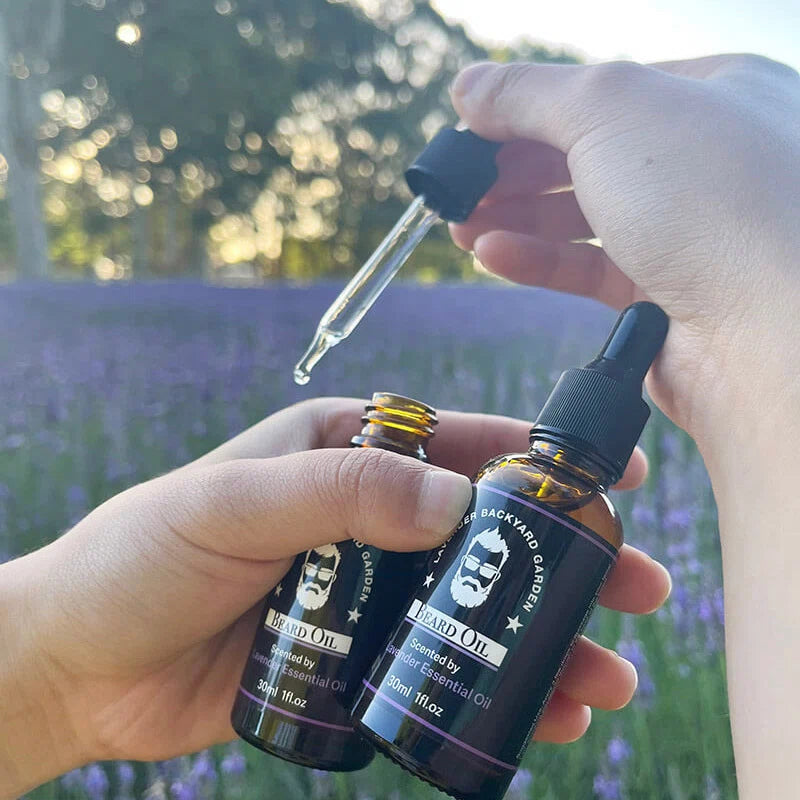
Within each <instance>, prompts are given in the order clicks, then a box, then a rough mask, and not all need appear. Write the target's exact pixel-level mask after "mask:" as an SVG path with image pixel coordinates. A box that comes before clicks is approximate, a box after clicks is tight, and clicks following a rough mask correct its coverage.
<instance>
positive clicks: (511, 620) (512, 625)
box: [506, 614, 522, 633]
mask: <svg viewBox="0 0 800 800" xmlns="http://www.w3.org/2000/svg"><path fill="white" fill-rule="evenodd" d="M506 619H507V620H508V625H506V630H507V631H514V633H516V632H517V631H518V630H519V629H520V628H521V627H522V623H521V622H520V621H519V614H517V616H516V617H506Z"/></svg>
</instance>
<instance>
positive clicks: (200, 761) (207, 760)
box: [189, 750, 217, 785]
mask: <svg viewBox="0 0 800 800" xmlns="http://www.w3.org/2000/svg"><path fill="white" fill-rule="evenodd" d="M189 775H190V776H191V778H192V779H193V780H194V781H195V782H197V783H198V784H206V785H209V784H210V785H213V784H215V783H216V781H217V768H216V765H215V764H214V758H213V756H212V755H211V752H210V751H209V750H203V751H202V752H201V753H198V754H197V756H196V757H195V760H194V764H192V768H191V771H190V773H189Z"/></svg>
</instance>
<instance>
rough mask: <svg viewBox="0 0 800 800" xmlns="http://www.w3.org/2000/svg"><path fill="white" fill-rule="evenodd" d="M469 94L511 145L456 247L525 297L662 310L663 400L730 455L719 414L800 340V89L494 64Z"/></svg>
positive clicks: (760, 61)
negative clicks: (541, 292) (642, 303)
mask: <svg viewBox="0 0 800 800" xmlns="http://www.w3.org/2000/svg"><path fill="white" fill-rule="evenodd" d="M452 94H453V102H454V104H455V107H456V111H457V112H458V114H459V116H460V117H461V118H462V119H463V120H464V122H465V123H466V124H467V125H468V126H469V128H470V129H471V130H473V131H475V132H476V133H478V134H479V135H481V136H485V137H488V138H490V139H498V140H503V141H509V142H510V144H508V145H507V146H506V147H505V148H503V150H502V151H501V152H500V154H499V156H498V164H499V171H500V177H499V179H498V181H497V183H496V184H495V185H494V187H493V188H492V189H491V190H490V192H489V193H488V195H487V196H486V197H485V198H484V200H483V202H482V204H481V205H480V206H479V207H478V209H477V210H476V211H475V212H473V214H472V216H471V217H470V219H469V221H468V222H467V223H466V224H465V225H460V226H453V229H452V230H453V235H454V238H455V240H456V242H457V243H458V244H460V245H461V246H462V247H465V248H467V249H472V248H474V250H475V253H476V255H477V257H478V258H479V259H480V260H481V262H482V263H483V264H485V265H486V266H487V267H488V268H489V269H490V270H492V271H493V272H496V273H498V274H500V275H503V276H505V277H507V278H510V279H511V280H514V281H518V282H521V283H530V284H534V285H540V286H546V287H549V288H552V289H557V290H560V291H566V292H571V293H574V294H582V295H588V296H590V297H595V298H597V299H599V300H601V301H602V302H604V303H607V304H608V305H611V306H612V307H614V308H621V307H623V306H625V305H627V304H629V303H631V302H633V301H634V300H638V299H650V300H652V301H654V302H656V303H658V304H659V305H661V306H662V308H664V310H665V311H667V313H668V314H669V315H670V318H671V320H672V329H671V333H670V337H669V339H668V342H667V346H666V348H665V351H664V353H663V355H662V357H661V359H660V360H659V362H658V365H657V368H656V370H654V374H653V378H654V380H651V383H650V384H649V388H650V390H651V393H652V395H653V397H654V399H655V400H656V402H658V404H659V405H660V406H661V408H662V409H663V410H664V411H665V412H666V413H667V414H668V415H670V416H671V417H672V418H673V419H674V420H675V422H676V423H678V424H679V425H681V426H682V427H684V428H686V429H687V430H688V431H689V432H690V433H691V434H692V435H693V436H694V437H695V438H696V439H697V441H698V444H699V446H700V448H701V450H702V449H704V448H705V445H706V442H709V444H711V442H712V441H713V442H714V443H715V444H716V442H717V441H719V439H720V438H723V437H727V435H728V432H729V428H728V425H720V424H719V421H718V420H719V414H718V411H719V410H720V409H721V408H727V407H728V403H729V398H730V395H731V393H735V394H736V395H737V396H738V395H744V394H747V393H749V392H750V389H751V387H752V382H753V380H758V379H762V378H767V377H769V376H771V375H775V374H782V372H783V368H784V361H783V358H784V354H785V353H787V352H793V350H794V347H795V342H796V340H797V333H798V320H800V315H798V312H797V301H798V298H800V270H798V268H797V253H798V252H800V225H798V222H797V220H798V215H799V214H800V204H799V203H798V194H797V186H798V184H800V137H798V135H797V130H798V126H800V78H799V77H798V75H797V73H796V72H794V70H792V69H790V68H788V67H785V66H783V65H782V64H778V63H775V62H772V61H769V60H767V59H765V58H761V57H757V56H740V55H736V56H712V57H709V58H700V59H696V60H693V61H682V62H671V63H664V64H655V65H651V66H642V65H639V64H633V63H609V64H598V65H593V66H577V65H576V66H572V65H569V66H565V65H553V64H509V65H505V66H501V65H497V64H478V65H475V66H472V67H468V68H467V69H466V70H465V71H464V72H462V73H461V74H460V75H459V76H458V78H457V79H456V81H455V83H454V86H453V92H452ZM512 140H513V141H512ZM567 187H569V188H568V190H566V191H555V190H563V189H565V188H567ZM591 237H598V238H599V239H600V240H601V242H602V248H599V247H597V246H594V245H592V244H588V243H585V242H579V241H577V240H581V239H584V240H585V239H588V238H591ZM765 340H766V341H768V342H769V345H768V346H761V345H760V346H759V347H758V348H755V347H753V346H752V344H751V343H752V342H753V341H759V342H763V341H765ZM733 361H735V363H736V367H737V368H736V369H735V370H734V369H730V365H731V363H732V362H733ZM778 399H779V398H775V400H776V401H777V400H778Z"/></svg>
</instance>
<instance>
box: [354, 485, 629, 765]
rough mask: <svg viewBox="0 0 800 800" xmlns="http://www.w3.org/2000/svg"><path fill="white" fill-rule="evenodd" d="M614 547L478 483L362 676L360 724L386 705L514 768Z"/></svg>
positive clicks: (527, 502) (553, 515)
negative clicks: (369, 669)
mask: <svg viewBox="0 0 800 800" xmlns="http://www.w3.org/2000/svg"><path fill="white" fill-rule="evenodd" d="M616 555H617V551H616V549H615V548H614V547H613V546H612V545H610V544H609V543H608V542H606V541H605V540H604V539H602V538H601V537H600V536H598V535H597V534H596V533H594V532H593V531H591V530H590V529H588V528H586V527H585V526H583V525H581V524H580V523H578V522H575V521H574V520H571V519H569V518H568V517H566V516H564V515H562V514H559V513H558V512H556V511H554V510H553V509H551V508H549V507H547V506H545V505H542V504H540V503H537V502H535V501H532V500H530V499H529V498H527V497H524V496H522V495H519V494H514V493H509V492H506V491H503V490H501V489H499V488H496V487H494V486H491V485H488V484H483V483H481V484H478V485H477V486H476V487H475V489H474V491H473V499H472V503H471V505H470V507H469V509H468V510H467V513H466V515H465V516H464V518H463V519H462V520H461V522H460V523H459V525H458V527H457V528H456V530H455V532H454V534H453V536H452V537H451V538H450V539H449V540H448V541H447V542H446V543H445V545H444V546H443V547H442V548H441V549H440V550H439V551H438V552H437V553H436V554H435V555H434V556H433V557H432V558H431V559H430V561H429V562H428V570H427V575H426V577H425V579H424V581H423V582H422V584H421V585H420V586H419V588H418V590H417V591H416V592H415V593H414V595H413V597H412V599H411V602H410V603H409V604H407V607H406V611H405V615H404V618H403V620H402V622H401V623H400V625H399V627H398V628H397V630H396V632H395V634H394V635H393V636H392V637H391V638H390V640H389V642H388V644H387V645H386V651H385V654H384V655H383V657H382V658H381V659H380V660H379V661H378V662H377V664H376V665H375V667H374V668H373V670H372V673H371V674H370V676H369V677H368V678H365V679H364V680H363V685H364V694H363V697H362V699H361V701H360V703H359V707H360V708H364V702H365V700H366V699H368V698H370V697H372V698H373V700H372V703H371V704H370V706H369V708H368V709H367V711H366V712H365V714H364V715H363V716H362V719H363V720H364V722H365V724H367V726H368V727H371V725H370V717H371V715H372V714H373V713H379V711H380V705H381V704H385V705H388V706H391V707H393V708H394V709H396V710H399V711H401V712H402V713H403V714H404V715H406V716H407V717H408V718H410V719H412V720H414V721H416V722H417V723H419V724H420V725H422V726H424V727H425V728H427V729H428V730H429V731H431V732H432V733H433V734H434V735H438V736H440V737H441V738H443V739H447V740H448V741H450V742H453V743H455V744H457V745H459V746H461V747H463V748H464V750H465V751H467V752H468V753H471V754H472V755H475V756H477V757H480V758H483V759H485V760H487V761H489V762H491V763H493V764H495V765H497V766H501V767H507V768H508V769H510V770H513V769H516V766H517V764H518V762H519V759H520V758H521V756H522V753H523V752H524V750H525V747H526V746H527V743H528V740H529V738H530V734H531V733H532V730H533V728H534V726H535V724H536V722H537V720H538V717H539V715H540V713H541V711H542V709H543V708H544V706H545V704H546V702H547V700H548V698H549V696H550V692H551V691H552V687H553V685H554V684H555V682H556V680H557V678H558V675H559V672H560V670H561V668H562V666H563V664H564V662H565V661H566V659H567V656H568V655H569V652H570V648H571V646H572V644H573V643H574V641H575V640H576V638H577V635H578V634H579V633H580V631H581V630H582V628H583V626H584V624H585V622H586V620H587V619H588V617H589V614H590V612H591V609H592V608H593V606H594V604H595V601H596V599H597V595H598V593H599V591H600V588H601V587H602V585H603V582H604V580H605V578H606V576H607V574H608V571H609V569H610V568H611V566H612V565H613V563H614V561H615V559H616Z"/></svg>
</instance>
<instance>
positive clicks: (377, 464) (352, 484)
mask: <svg viewBox="0 0 800 800" xmlns="http://www.w3.org/2000/svg"><path fill="white" fill-rule="evenodd" d="M390 461H392V458H391V454H390V453H388V452H386V451H385V450H368V449H365V450H349V451H348V452H347V453H346V454H345V455H344V457H343V458H342V459H341V460H340V461H339V464H338V466H337V469H336V480H335V486H336V492H337V494H338V495H339V496H340V497H342V498H350V499H352V500H353V501H354V505H355V507H356V508H358V509H359V510H361V511H363V510H368V509H369V508H371V507H372V505H373V504H374V497H375V494H376V492H377V491H378V489H379V487H380V486H381V484H382V483H383V480H384V479H385V478H386V477H387V476H388V474H389V470H390V464H389V462H390Z"/></svg>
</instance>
